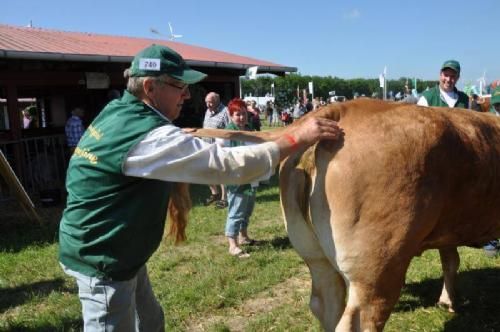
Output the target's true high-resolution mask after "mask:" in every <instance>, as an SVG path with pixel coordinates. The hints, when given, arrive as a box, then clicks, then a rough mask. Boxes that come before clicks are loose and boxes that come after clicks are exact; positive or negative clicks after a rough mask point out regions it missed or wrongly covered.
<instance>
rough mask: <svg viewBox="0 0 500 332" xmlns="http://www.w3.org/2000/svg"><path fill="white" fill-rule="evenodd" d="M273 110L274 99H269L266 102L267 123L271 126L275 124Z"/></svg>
mask: <svg viewBox="0 0 500 332" xmlns="http://www.w3.org/2000/svg"><path fill="white" fill-rule="evenodd" d="M273 111H274V107H273V103H272V101H270V100H268V101H267V103H266V116H267V124H268V125H269V127H271V126H272V125H273Z"/></svg>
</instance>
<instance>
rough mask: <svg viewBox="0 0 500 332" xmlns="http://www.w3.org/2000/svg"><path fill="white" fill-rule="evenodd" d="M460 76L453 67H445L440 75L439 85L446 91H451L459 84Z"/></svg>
mask: <svg viewBox="0 0 500 332" xmlns="http://www.w3.org/2000/svg"><path fill="white" fill-rule="evenodd" d="M459 77H460V76H459V75H458V74H457V72H456V71H454V70H453V69H451V68H445V69H443V70H442V71H441V74H440V75H439V87H440V88H441V89H443V90H444V91H446V92H451V91H453V89H454V88H455V85H456V84H457V81H458V78H459Z"/></svg>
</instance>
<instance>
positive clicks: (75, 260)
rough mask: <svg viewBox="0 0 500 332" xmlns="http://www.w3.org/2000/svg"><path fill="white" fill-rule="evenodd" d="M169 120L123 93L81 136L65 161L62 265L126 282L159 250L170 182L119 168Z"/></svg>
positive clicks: (90, 274)
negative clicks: (137, 175)
mask: <svg viewBox="0 0 500 332" xmlns="http://www.w3.org/2000/svg"><path fill="white" fill-rule="evenodd" d="M168 123H169V122H168V120H166V119H164V118H163V117H161V116H160V115H159V114H157V113H156V112H155V111H153V110H152V109H151V108H150V107H148V106H147V105H146V104H144V103H143V102H141V101H140V100H139V99H137V98H136V97H135V96H133V95H132V94H130V93H128V92H127V91H126V92H125V94H124V95H123V97H122V98H121V99H116V100H113V101H112V102H110V103H109V104H108V105H107V106H106V107H105V108H104V109H103V110H102V112H101V113H100V114H99V115H98V116H97V117H96V118H95V120H94V121H93V122H92V124H91V125H90V126H89V128H88V129H87V130H86V131H85V133H84V135H83V137H82V139H81V140H80V142H79V143H78V146H77V148H76V150H75V152H74V154H73V156H72V157H71V160H70V163H69V167H68V174H67V178H66V186H67V191H68V199H67V206H66V209H65V210H64V213H63V216H62V220H61V224H60V228H59V259H60V261H61V262H62V263H63V264H64V265H65V266H66V267H68V268H69V269H71V270H74V271H77V272H80V273H82V274H84V275H87V276H91V277H99V278H104V279H112V280H128V279H130V278H132V277H133V276H134V275H135V273H136V272H137V271H138V270H139V268H140V267H141V266H143V265H144V264H145V263H146V261H147V260H148V259H149V257H150V256H151V255H152V254H153V253H154V251H155V250H156V249H157V248H158V246H159V244H160V241H161V239H162V235H163V228H164V226H165V218H166V211H167V204H168V199H169V192H170V184H168V183H167V182H164V181H159V180H150V179H144V178H138V177H131V176H125V175H124V174H123V172H122V166H123V162H124V160H125V158H126V156H127V153H128V152H129V150H130V149H131V148H132V147H133V146H134V145H135V144H137V143H138V142H139V141H140V140H141V139H143V138H144V137H145V136H146V134H147V133H148V132H149V131H151V130H152V129H154V128H157V127H159V126H162V125H166V124H168Z"/></svg>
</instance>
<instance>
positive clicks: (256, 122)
mask: <svg viewBox="0 0 500 332" xmlns="http://www.w3.org/2000/svg"><path fill="white" fill-rule="evenodd" d="M247 111H248V113H249V117H248V122H249V123H251V124H252V127H253V129H254V130H257V131H260V127H261V124H260V109H259V108H258V107H257V102H256V101H255V100H252V101H250V104H249V105H248V106H247Z"/></svg>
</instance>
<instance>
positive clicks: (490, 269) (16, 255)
mask: <svg viewBox="0 0 500 332" xmlns="http://www.w3.org/2000/svg"><path fill="white" fill-rule="evenodd" d="M272 184H273V185H272V186H267V187H261V188H260V190H259V193H258V196H257V205H256V209H255V212H254V216H253V218H252V220H251V224H250V228H249V232H250V235H251V236H252V237H253V238H256V239H258V240H260V242H259V244H258V245H257V246H255V247H251V248H248V250H249V251H250V253H251V257H250V258H248V259H237V258H234V257H231V256H230V255H228V253H227V244H226V241H225V238H224V236H223V234H224V225H225V218H226V211H225V210H218V209H215V208H214V207H213V206H210V207H204V206H202V204H201V202H202V201H203V199H204V198H205V197H206V196H207V195H208V189H207V188H206V187H205V186H193V188H192V193H193V201H194V204H195V207H194V209H193V211H192V213H191V218H190V219H191V220H190V225H189V227H188V241H187V242H186V243H184V244H182V245H180V246H173V245H171V244H170V243H168V242H164V243H162V245H161V246H160V248H159V249H158V251H157V252H156V253H155V254H154V255H153V257H152V258H151V260H150V262H149V263H148V270H149V275H150V278H151V282H152V284H153V288H154V291H155V293H156V295H157V297H158V299H159V301H160V302H161V304H162V306H163V308H164V310H165V314H166V320H167V326H166V328H167V330H169V331H185V330H199V331H201V330H204V331H234V330H244V331H269V330H273V331H321V328H320V326H319V323H318V322H317V321H316V319H315V318H314V317H313V316H312V314H311V312H310V310H309V308H308V302H309V287H310V278H309V274H308V272H307V269H306V268H305V267H304V264H303V262H302V261H301V259H300V258H299V257H298V256H297V254H296V253H295V251H294V250H293V248H292V247H291V245H290V243H289V241H288V239H287V236H286V232H285V230H284V227H283V223H282V218H281V211H280V207H279V202H278V201H279V198H278V189H277V187H276V179H274V180H273V182H272ZM0 204H1V205H0V208H1V209H2V213H1V216H0V331H79V330H80V329H81V314H80V304H79V301H78V298H77V294H76V292H77V288H76V285H75V282H74V281H73V280H72V279H71V278H69V277H67V276H66V275H65V274H64V273H63V272H62V271H61V269H60V267H59V264H58V262H57V250H58V244H57V223H58V221H59V218H60V213H61V209H60V208H50V209H44V210H42V211H41V212H42V213H43V215H44V217H45V219H46V220H47V224H45V225H43V226H40V225H36V224H34V223H33V222H30V221H28V220H27V219H26V218H25V217H24V216H23V214H22V213H21V212H20V211H19V208H18V207H17V206H16V205H15V204H12V203H4V202H2V203H0ZM4 211H5V212H4ZM460 254H461V268H460V271H461V273H460V275H459V279H458V286H459V292H460V293H459V294H460V296H461V301H462V302H463V307H462V310H461V311H460V312H459V313H457V314H450V313H448V312H446V311H445V310H444V309H441V308H438V307H436V306H435V304H434V303H435V301H436V300H437V298H438V296H439V293H440V288H441V267H440V262H439V257H438V254H437V251H427V252H425V253H424V254H423V255H422V256H421V257H417V258H415V259H414V261H413V262H412V264H411V266H410V269H409V271H408V274H407V283H406V286H405V287H404V289H403V291H402V295H401V298H400V301H399V303H398V304H397V305H396V307H395V308H394V311H393V314H392V316H391V318H390V319H389V321H388V323H387V325H386V331H500V319H499V318H498V317H500V305H499V299H500V270H499V267H500V258H499V257H496V258H487V257H485V256H484V254H483V253H482V251H481V250H477V249H470V248H461V249H460Z"/></svg>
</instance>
